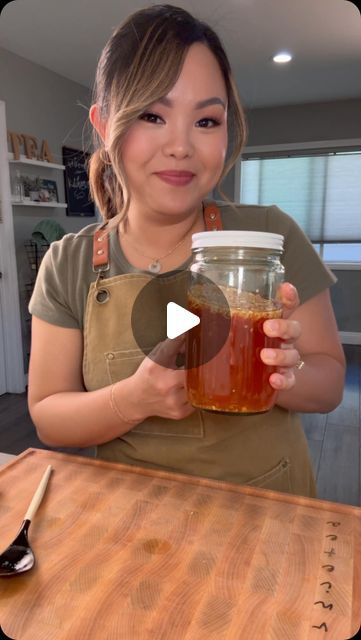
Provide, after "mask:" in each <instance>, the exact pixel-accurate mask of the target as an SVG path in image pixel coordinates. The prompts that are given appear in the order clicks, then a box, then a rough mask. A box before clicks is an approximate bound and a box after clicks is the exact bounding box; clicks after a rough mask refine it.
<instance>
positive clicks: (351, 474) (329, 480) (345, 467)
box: [0, 345, 361, 506]
mask: <svg viewBox="0 0 361 640" xmlns="http://www.w3.org/2000/svg"><path fill="white" fill-rule="evenodd" d="M345 353H346V357H347V376H346V386H345V392H344V398H343V402H342V404H341V405H340V406H339V407H338V408H337V409H335V411H332V412H331V413H328V414H303V415H302V422H303V424H304V428H305V433H306V436H307V440H308V443H309V446H310V450H311V455H312V460H313V464H314V468H315V472H316V478H317V487H318V494H319V497H320V498H322V499H325V500H333V501H335V502H344V503H347V504H353V505H357V506H360V505H361V465H360V455H361V449H360V447H361V438H360V432H361V426H360V425H361V421H360V397H361V393H360V390H361V346H349V345H345ZM28 447H39V448H46V447H45V445H43V444H42V443H41V442H40V440H38V438H37V436H36V433H35V429H34V426H33V424H32V422H31V419H30V416H29V413H28V410H27V402H26V394H20V395H17V394H16V395H15V394H5V395H3V396H0V452H4V453H13V454H18V453H21V451H24V449H27V448H28ZM62 450H63V451H67V450H66V449H62ZM68 451H70V452H72V451H75V452H78V450H68Z"/></svg>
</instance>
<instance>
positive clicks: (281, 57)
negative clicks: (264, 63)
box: [272, 51, 292, 64]
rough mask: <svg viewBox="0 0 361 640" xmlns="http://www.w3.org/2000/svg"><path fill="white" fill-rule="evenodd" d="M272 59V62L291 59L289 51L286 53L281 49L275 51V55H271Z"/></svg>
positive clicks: (283, 61)
mask: <svg viewBox="0 0 361 640" xmlns="http://www.w3.org/2000/svg"><path fill="white" fill-rule="evenodd" d="M272 60H273V62H278V63H279V64H284V63H285V62H290V60H292V56H291V54H290V53H287V51H281V52H280V53H277V54H276V55H275V56H273V58H272Z"/></svg>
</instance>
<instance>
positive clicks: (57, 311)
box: [29, 5, 345, 496]
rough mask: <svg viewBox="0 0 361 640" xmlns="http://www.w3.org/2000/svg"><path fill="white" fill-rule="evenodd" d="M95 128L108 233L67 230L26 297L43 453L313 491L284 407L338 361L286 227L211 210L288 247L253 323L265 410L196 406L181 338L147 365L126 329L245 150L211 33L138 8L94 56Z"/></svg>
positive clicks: (240, 211)
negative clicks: (259, 318)
mask: <svg viewBox="0 0 361 640" xmlns="http://www.w3.org/2000/svg"><path fill="white" fill-rule="evenodd" d="M90 120H91V122H92V124H93V126H94V129H95V130H96V132H97V134H98V148H97V150H96V151H95V153H94V154H93V156H92V158H91V162H90V184H91V189H92V194H93V197H94V199H95V201H96V203H97V205H98V208H99V209H100V211H101V213H102V215H103V218H104V221H105V222H107V223H108V224H107V226H106V229H105V231H104V229H101V230H100V232H99V225H90V226H88V227H86V228H85V229H83V230H82V231H81V232H80V233H78V234H77V235H74V234H68V235H67V236H65V237H64V238H63V239H62V240H61V241H59V242H55V243H53V244H52V246H51V249H50V250H49V252H48V253H47V255H46V257H45V259H44V261H43V263H42V267H41V270H40V273H39V276H38V280H37V284H36V287H35V291H34V294H33V298H32V300H31V303H30V311H31V313H32V314H33V326H32V350H31V362H30V370H29V408H30V412H31V416H32V418H33V421H34V423H35V425H36V428H37V431H38V434H39V437H40V438H41V439H42V440H43V441H44V442H45V443H47V444H48V445H51V446H69V447H74V446H78V447H88V446H92V445H96V446H97V452H98V456H100V457H102V458H105V459H109V460H116V461H119V462H123V463H127V464H136V465H140V466H148V467H152V468H164V469H170V470H174V471H179V472H183V473H191V474H192V473H193V474H196V475H203V476H209V477H214V478H219V479H224V480H230V481H234V482H240V483H250V484H256V485H259V486H263V487H268V488H273V489H276V490H277V489H278V490H282V491H289V492H294V493H297V494H303V495H311V496H313V495H315V484H314V478H313V474H312V468H311V464H310V460H309V454H308V449H307V444H306V440H305V437H304V435H303V432H302V428H301V426H300V423H299V420H298V418H297V417H296V415H295V413H294V412H295V411H302V412H307V411H313V412H328V411H330V410H332V409H333V408H334V407H335V406H337V404H338V403H339V402H340V400H341V397H342V389H343V380H344V369H345V363H344V356H343V352H342V349H341V346H340V344H339V340H338V334H337V327H336V322H335V319H334V315H333V311H332V307H331V304H330V298H329V291H328V290H329V286H330V285H331V284H332V283H333V277H332V276H331V274H330V273H329V272H328V270H327V269H326V267H325V266H324V265H323V264H322V262H321V261H320V259H319V258H318V256H317V254H316V253H315V252H314V250H313V248H312V246H311V244H310V243H309V242H308V240H307V239H306V238H305V236H304V235H303V233H302V231H300V229H299V228H298V227H297V225H296V224H295V223H294V222H293V221H292V219H291V218H290V217H288V216H287V215H285V214H284V213H283V212H281V211H280V210H279V209H277V207H249V206H244V205H243V206H242V205H240V206H229V205H222V206H221V207H220V214H219V216H220V224H221V225H222V227H223V228H224V229H254V230H264V231H274V232H277V233H281V234H282V235H284V237H285V254H284V264H285V269H286V279H287V280H288V283H287V284H284V285H283V287H282V301H283V305H284V314H283V318H282V319H279V320H277V321H266V322H265V323H264V331H265V333H266V334H267V335H269V336H277V337H279V338H281V340H282V347H283V348H280V349H275V350H263V352H262V354H261V357H262V360H263V361H264V362H265V363H267V364H272V365H275V366H276V367H277V370H276V372H275V373H273V374H272V375H271V376H270V379H269V382H270V384H271V385H272V386H273V387H274V388H275V389H277V391H278V395H277V405H276V406H275V407H274V409H272V410H271V411H270V412H268V413H266V414H261V415H253V416H248V417H241V416H224V415H219V414H213V413H207V412H204V411H198V410H195V409H194V408H193V407H192V406H190V404H189V403H188V400H187V394H186V390H185V372H184V370H183V369H178V370H177V369H174V368H172V366H171V365H172V363H173V362H174V360H175V357H176V355H177V353H176V352H177V351H178V350H179V343H178V342H177V341H174V342H172V343H171V344H169V343H164V344H163V345H161V346H160V350H161V351H163V358H165V360H166V361H167V363H168V364H169V367H168V368H165V367H162V366H160V365H159V364H157V363H156V362H154V361H153V360H152V359H151V358H148V357H145V358H144V356H143V354H141V353H140V351H139V349H138V346H137V343H136V342H135V340H134V337H133V333H132V328H131V312H132V307H133V304H134V301H135V298H136V296H137V294H138V293H139V291H140V290H141V289H142V287H143V286H144V284H145V283H146V282H148V281H149V277H150V275H149V273H150V272H153V273H154V272H158V273H159V274H160V276H159V281H161V280H162V276H163V274H166V278H164V277H163V284H165V283H168V284H167V286H173V285H174V287H175V288H176V276H173V272H174V271H176V273H178V270H182V269H184V268H186V267H187V266H188V264H189V262H190V251H191V236H192V234H193V233H195V232H198V231H202V230H204V229H205V228H206V225H207V224H208V221H207V211H209V210H208V209H207V206H206V203H205V198H206V195H207V194H208V193H210V192H211V191H212V189H213V188H214V187H215V186H216V185H218V184H219V182H220V181H221V179H222V178H223V177H224V175H225V174H226V172H227V171H228V170H229V168H230V167H231V166H232V164H234V162H235V159H236V158H237V157H238V156H239V153H240V151H241V147H242V144H243V142H244V137H245V123H244V116H243V112H242V108H241V106H240V104H239V100H238V97H237V92H236V88H235V83H234V81H233V78H232V74H231V71H230V68H229V63H228V60H227V57H226V54H225V52H224V50H223V48H222V45H221V43H220V41H219V39H218V37H217V36H216V34H215V33H214V32H213V31H212V30H211V29H210V28H209V27H208V26H207V25H205V24H203V23H201V22H199V21H198V20H196V19H195V18H193V17H192V16H191V15H190V14H188V13H187V12H185V11H184V10H183V9H179V8H177V7H172V6H168V5H163V6H162V5H159V6H153V7H150V8H147V9H144V10H142V11H138V12H136V13H135V14H134V15H133V16H131V17H130V18H129V19H128V20H127V21H126V22H125V23H124V24H123V25H121V26H120V27H119V28H118V29H117V30H116V31H115V33H114V34H113V36H112V37H111V39H110V40H109V42H108V44H107V45H106V47H105V49H104V51H103V53H102V56H101V58H100V61H99V65H98V70H97V77H96V86H95V97H94V104H93V106H92V107H91V109H90ZM94 237H95V242H94ZM93 243H94V244H95V251H94V256H93ZM97 243H99V244H97ZM97 247H99V249H97ZM108 250H109V256H108V255H107V252H108ZM99 270H100V272H99ZM97 271H98V273H97ZM298 296H299V297H298ZM144 313H145V314H146V310H144ZM284 347H286V348H284ZM301 359H302V361H303V362H304V366H303V367H302V368H299V367H297V365H298V363H299V362H300V361H301Z"/></svg>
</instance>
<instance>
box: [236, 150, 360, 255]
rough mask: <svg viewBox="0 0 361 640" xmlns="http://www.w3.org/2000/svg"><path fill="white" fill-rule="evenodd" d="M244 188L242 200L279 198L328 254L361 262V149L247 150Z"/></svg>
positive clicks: (276, 201) (279, 203)
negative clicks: (264, 154)
mask: <svg viewBox="0 0 361 640" xmlns="http://www.w3.org/2000/svg"><path fill="white" fill-rule="evenodd" d="M305 153H307V152H305ZM240 193H241V197H240V200H241V202H242V203H246V204H265V205H268V204H276V205H277V206H279V207H280V208H281V209H283V211H285V212H286V213H288V214H289V215H291V216H292V217H293V218H295V220H296V221H297V222H298V224H299V225H300V226H301V227H302V229H303V230H304V231H305V233H306V234H307V235H308V237H309V238H310V240H311V241H312V242H313V243H314V245H315V247H316V249H317V250H318V251H319V252H320V254H321V255H322V257H323V258H324V260H327V261H328V262H360V263H361V150H357V151H340V152H331V153H329V152H327V153H325V152H322V153H321V152H318V153H312V154H311V153H308V155H301V154H300V153H298V154H297V155H296V153H295V154H294V155H293V154H292V155H290V154H289V155H287V156H286V157H269V156H268V157H260V154H258V157H255V155H253V157H252V155H251V154H249V155H247V153H245V154H244V158H242V161H241V191H240Z"/></svg>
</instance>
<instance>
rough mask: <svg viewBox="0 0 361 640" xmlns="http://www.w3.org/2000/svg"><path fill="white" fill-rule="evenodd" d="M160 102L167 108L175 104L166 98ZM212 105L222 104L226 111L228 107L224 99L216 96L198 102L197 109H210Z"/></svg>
mask: <svg viewBox="0 0 361 640" xmlns="http://www.w3.org/2000/svg"><path fill="white" fill-rule="evenodd" d="M158 102H160V103H161V104H164V106H165V107H172V106H173V104H174V103H173V100H170V99H169V98H167V97H165V96H164V98H160V99H159V100H158ZM212 104H220V105H221V106H222V107H223V109H224V110H226V105H225V102H224V100H222V98H219V97H218V96H214V97H212V98H206V99H205V100H200V101H199V102H196V104H195V109H204V107H209V106H210V105H212Z"/></svg>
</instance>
